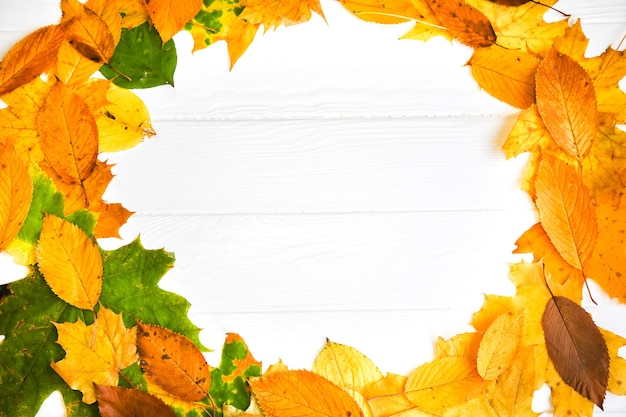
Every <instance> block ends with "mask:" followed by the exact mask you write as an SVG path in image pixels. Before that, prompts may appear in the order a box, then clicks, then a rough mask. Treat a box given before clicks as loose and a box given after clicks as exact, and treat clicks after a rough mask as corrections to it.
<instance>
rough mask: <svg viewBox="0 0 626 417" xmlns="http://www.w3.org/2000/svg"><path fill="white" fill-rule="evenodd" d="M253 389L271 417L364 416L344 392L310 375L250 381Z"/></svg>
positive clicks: (290, 373)
mask: <svg viewBox="0 0 626 417" xmlns="http://www.w3.org/2000/svg"><path fill="white" fill-rule="evenodd" d="M250 387H251V388H252V392H253V393H254V396H255V397H256V399H257V401H258V403H259V405H260V407H261V409H262V410H263V413H264V415H265V416H267V417H297V416H310V417H323V416H324V417H326V416H330V415H341V416H348V417H355V416H361V417H362V416H363V412H362V411H361V409H360V408H359V406H358V405H357V404H356V403H355V402H354V400H353V399H352V397H350V396H349V395H348V394H347V393H346V392H345V391H344V390H343V389H341V388H340V387H338V386H337V385H335V384H333V383H332V382H330V381H328V380H327V379H325V378H322V377H321V376H319V375H316V374H314V373H312V372H309V371H304V370H298V371H284V372H275V373H271V374H268V375H265V376H262V377H261V378H259V379H253V380H250Z"/></svg>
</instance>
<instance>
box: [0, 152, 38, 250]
mask: <svg viewBox="0 0 626 417" xmlns="http://www.w3.org/2000/svg"><path fill="white" fill-rule="evenodd" d="M32 198H33V182H32V180H31V178H30V175H29V174H28V169H27V168H26V164H25V163H24V161H23V160H22V158H20V156H19V155H18V154H17V152H16V151H15V150H14V149H13V147H12V146H2V145H0V252H2V251H4V250H5V249H6V248H7V246H8V245H9V244H10V243H11V242H12V241H13V239H15V237H16V236H17V234H18V232H19V231H20V228H21V227H22V222H23V221H24V219H25V218H26V215H27V214H28V209H29V208H30V202H31V200H32Z"/></svg>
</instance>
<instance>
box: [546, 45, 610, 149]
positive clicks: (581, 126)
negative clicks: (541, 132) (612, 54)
mask: <svg viewBox="0 0 626 417" xmlns="http://www.w3.org/2000/svg"><path fill="white" fill-rule="evenodd" d="M535 82H536V93H537V109H538V110H539V114H540V115H541V118H542V119H543V121H544V123H545V124H546V127H547V129H548V131H549V132H550V134H551V135H552V137H553V138H554V140H555V141H556V143H557V144H558V145H559V146H560V147H561V148H562V149H563V150H564V151H565V152H567V153H568V154H570V155H572V156H575V157H577V158H578V159H582V158H583V157H584V156H585V155H586V154H587V152H589V149H590V147H591V144H592V142H593V140H594V139H595V137H596V136H597V133H598V112H597V104H596V93H595V89H594V86H593V82H592V80H591V77H590V76H589V74H588V73H587V71H585V70H584V69H583V68H582V67H581V66H580V65H579V64H578V63H577V62H576V61H574V60H573V59H572V58H570V57H569V56H567V55H565V54H562V53H560V52H557V51H556V50H554V49H552V50H550V52H549V53H548V55H547V56H546V57H545V58H544V59H543V60H542V61H541V63H540V64H539V67H538V69H537V75H536V78H535Z"/></svg>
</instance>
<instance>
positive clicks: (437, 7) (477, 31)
mask: <svg viewBox="0 0 626 417" xmlns="http://www.w3.org/2000/svg"><path fill="white" fill-rule="evenodd" d="M428 2H429V4H430V7H431V9H432V11H433V12H434V13H435V15H436V16H437V18H438V19H439V21H440V22H441V24H442V25H443V26H445V27H446V28H447V29H448V30H449V31H450V33H452V35H453V36H454V37H455V38H456V39H457V40H458V41H459V42H461V43H463V44H465V45H467V46H471V47H472V48H481V47H487V46H490V45H493V44H495V43H496V34H495V32H494V31H493V27H492V26H491V22H489V19H487V17H486V16H485V15H484V14H483V13H482V12H481V11H480V10H478V9H476V8H474V7H472V6H471V5H469V4H468V3H466V2H465V0H428Z"/></svg>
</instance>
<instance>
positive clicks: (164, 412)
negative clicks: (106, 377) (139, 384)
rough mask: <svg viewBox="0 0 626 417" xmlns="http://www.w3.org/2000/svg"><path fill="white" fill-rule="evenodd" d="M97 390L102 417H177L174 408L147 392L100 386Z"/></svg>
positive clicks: (96, 387)
mask: <svg viewBox="0 0 626 417" xmlns="http://www.w3.org/2000/svg"><path fill="white" fill-rule="evenodd" d="M95 389H96V399H97V400H98V411H100V414H101V415H102V417H145V416H159V417H176V413H175V412H174V410H172V408H170V407H169V406H167V405H166V404H165V403H164V402H163V401H161V400H160V399H158V398H157V397H155V396H154V395H151V394H149V393H147V392H143V391H139V390H132V389H128V388H122V387H111V386H105V385H98V384H96V385H95Z"/></svg>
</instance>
